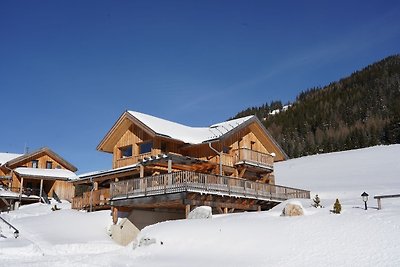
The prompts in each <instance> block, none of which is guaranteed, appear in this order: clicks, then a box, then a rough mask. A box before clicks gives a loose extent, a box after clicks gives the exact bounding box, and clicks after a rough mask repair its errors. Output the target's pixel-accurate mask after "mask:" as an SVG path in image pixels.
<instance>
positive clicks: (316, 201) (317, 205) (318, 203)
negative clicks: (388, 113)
mask: <svg viewBox="0 0 400 267" xmlns="http://www.w3.org/2000/svg"><path fill="white" fill-rule="evenodd" d="M313 202H314V203H313V204H311V206H313V207H314V208H322V206H321V199H320V198H319V196H318V194H317V195H315V198H313Z"/></svg>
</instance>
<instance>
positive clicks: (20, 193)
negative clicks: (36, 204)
mask: <svg viewBox="0 0 400 267" xmlns="http://www.w3.org/2000/svg"><path fill="white" fill-rule="evenodd" d="M23 187H24V177H21V186H20V188H19V202H21V199H22V189H23Z"/></svg>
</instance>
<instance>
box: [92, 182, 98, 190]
mask: <svg viewBox="0 0 400 267" xmlns="http://www.w3.org/2000/svg"><path fill="white" fill-rule="evenodd" d="M98 189H99V183H98V182H93V190H98Z"/></svg>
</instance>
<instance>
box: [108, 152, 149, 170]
mask: <svg viewBox="0 0 400 267" xmlns="http://www.w3.org/2000/svg"><path fill="white" fill-rule="evenodd" d="M153 154H154V153H152V152H149V153H143V154H140V155H135V156H132V157H126V158H121V159H117V160H116V161H115V162H114V168H119V167H124V166H128V165H131V164H135V163H138V162H139V161H141V160H142V159H144V158H148V157H151V156H152V155H153ZM154 156H155V154H154Z"/></svg>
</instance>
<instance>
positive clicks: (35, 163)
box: [32, 159, 39, 168]
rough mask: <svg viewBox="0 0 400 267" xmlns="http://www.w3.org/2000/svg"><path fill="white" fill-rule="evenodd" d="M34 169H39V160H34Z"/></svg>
mask: <svg viewBox="0 0 400 267" xmlns="http://www.w3.org/2000/svg"><path fill="white" fill-rule="evenodd" d="M32 168H39V161H38V160H37V159H34V160H32Z"/></svg>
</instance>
